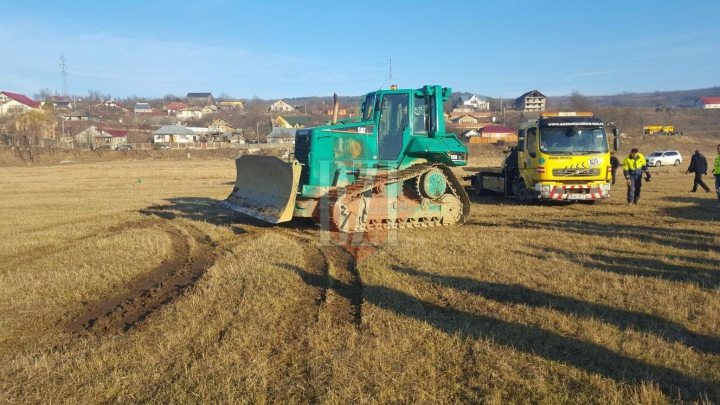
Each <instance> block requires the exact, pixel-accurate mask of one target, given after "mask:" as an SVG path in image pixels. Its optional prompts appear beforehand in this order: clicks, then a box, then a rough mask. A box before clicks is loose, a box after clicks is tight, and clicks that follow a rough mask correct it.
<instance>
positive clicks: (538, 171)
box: [535, 166, 545, 173]
mask: <svg viewBox="0 0 720 405" xmlns="http://www.w3.org/2000/svg"><path fill="white" fill-rule="evenodd" d="M535 172H536V173H545V167H544V166H539V167H538V168H537V169H535Z"/></svg>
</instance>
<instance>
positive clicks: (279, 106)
mask: <svg viewBox="0 0 720 405" xmlns="http://www.w3.org/2000/svg"><path fill="white" fill-rule="evenodd" d="M294 110H295V107H293V106H291V105H290V104H288V103H286V102H284V101H282V100H278V101H276V102H274V103H272V105H270V111H294Z"/></svg>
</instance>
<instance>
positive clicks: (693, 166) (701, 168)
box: [685, 150, 710, 193]
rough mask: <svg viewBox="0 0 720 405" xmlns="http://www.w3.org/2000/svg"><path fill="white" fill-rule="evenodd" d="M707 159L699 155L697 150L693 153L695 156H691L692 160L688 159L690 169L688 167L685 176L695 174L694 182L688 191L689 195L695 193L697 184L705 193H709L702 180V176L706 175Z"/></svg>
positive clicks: (708, 188)
mask: <svg viewBox="0 0 720 405" xmlns="http://www.w3.org/2000/svg"><path fill="white" fill-rule="evenodd" d="M707 167H708V165H707V159H705V156H703V155H701V154H700V151H699V150H696V151H695V154H694V155H692V158H691V159H690V167H688V169H687V171H686V172H685V174H688V173H695V180H694V181H693V188H692V190H690V192H691V193H694V192H696V191H697V188H698V184H699V185H700V187H702V188H703V190H705V192H706V193H709V192H710V187H708V186H707V184H705V182H704V181H703V179H702V176H704V175H706V174H707Z"/></svg>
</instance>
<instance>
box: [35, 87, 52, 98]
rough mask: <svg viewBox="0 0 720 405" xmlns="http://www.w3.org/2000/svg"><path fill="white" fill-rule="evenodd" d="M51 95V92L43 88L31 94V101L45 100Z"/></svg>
mask: <svg viewBox="0 0 720 405" xmlns="http://www.w3.org/2000/svg"><path fill="white" fill-rule="evenodd" d="M52 95H53V93H52V91H50V89H49V88H47V87H45V88H43V89H40V90H39V91H38V92H37V93H35V94H33V100H35V101H43V100H47V99H48V98H50V97H51V96H52Z"/></svg>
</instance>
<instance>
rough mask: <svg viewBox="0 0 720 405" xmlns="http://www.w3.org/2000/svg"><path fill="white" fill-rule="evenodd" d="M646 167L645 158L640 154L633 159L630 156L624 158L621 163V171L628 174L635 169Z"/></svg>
mask: <svg viewBox="0 0 720 405" xmlns="http://www.w3.org/2000/svg"><path fill="white" fill-rule="evenodd" d="M646 165H647V162H646V161H645V156H643V155H642V153H638V154H637V156H636V157H635V159H633V158H631V157H630V156H628V157H626V158H625V160H624V161H623V170H624V171H628V172H635V171H636V170H637V169H642V168H643V167H645V166H646Z"/></svg>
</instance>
